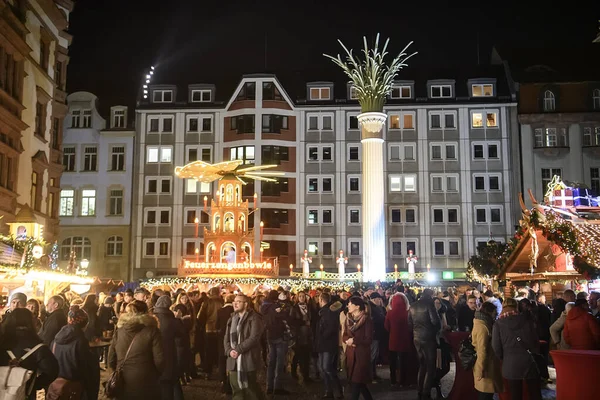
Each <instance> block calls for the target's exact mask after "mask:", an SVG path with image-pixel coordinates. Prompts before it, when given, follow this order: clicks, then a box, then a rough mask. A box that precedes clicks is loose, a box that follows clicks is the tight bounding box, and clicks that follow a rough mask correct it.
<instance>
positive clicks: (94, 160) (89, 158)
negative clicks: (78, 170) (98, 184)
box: [83, 147, 98, 172]
mask: <svg viewBox="0 0 600 400" xmlns="http://www.w3.org/2000/svg"><path fill="white" fill-rule="evenodd" d="M97 166H98V148H97V147H85V148H84V151H83V170H84V171H88V172H91V171H96V167H97Z"/></svg>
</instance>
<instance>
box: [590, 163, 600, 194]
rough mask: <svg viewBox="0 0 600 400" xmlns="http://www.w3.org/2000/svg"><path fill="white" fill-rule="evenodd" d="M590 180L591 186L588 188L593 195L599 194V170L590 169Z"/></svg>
mask: <svg viewBox="0 0 600 400" xmlns="http://www.w3.org/2000/svg"><path fill="white" fill-rule="evenodd" d="M590 178H591V180H592V182H591V183H592V184H591V186H590V188H591V189H592V192H593V193H594V194H598V193H600V168H590Z"/></svg>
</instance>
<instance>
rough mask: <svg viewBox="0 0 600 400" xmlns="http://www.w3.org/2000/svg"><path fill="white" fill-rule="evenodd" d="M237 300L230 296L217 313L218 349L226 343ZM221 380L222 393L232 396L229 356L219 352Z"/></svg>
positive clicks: (232, 295)
mask: <svg viewBox="0 0 600 400" xmlns="http://www.w3.org/2000/svg"><path fill="white" fill-rule="evenodd" d="M234 300H235V295H234V294H228V295H227V297H225V304H224V305H223V307H221V308H220V309H219V311H217V333H218V339H219V341H218V342H217V343H218V347H219V348H220V347H221V343H223V342H224V341H225V332H226V331H227V321H229V318H231V315H232V314H233V301H234ZM219 379H220V380H221V391H222V392H223V393H227V394H231V385H230V383H229V377H228V376H227V356H226V355H224V354H223V352H221V351H219Z"/></svg>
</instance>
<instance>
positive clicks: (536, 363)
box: [517, 336, 549, 379]
mask: <svg viewBox="0 0 600 400" xmlns="http://www.w3.org/2000/svg"><path fill="white" fill-rule="evenodd" d="M517 342H519V343H520V344H521V346H523V348H524V349H525V351H527V354H529V358H530V359H531V365H532V366H533V368H534V370H535V372H536V373H537V375H538V377H540V378H545V379H548V377H549V374H548V364H547V363H546V360H545V359H544V357H543V356H542V355H541V354H538V353H533V352H532V351H531V350H529V348H528V347H527V346H525V343H523V340H522V339H521V337H520V336H517ZM530 368H531V367H530ZM527 372H529V370H528V371H527Z"/></svg>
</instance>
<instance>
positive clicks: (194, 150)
mask: <svg viewBox="0 0 600 400" xmlns="http://www.w3.org/2000/svg"><path fill="white" fill-rule="evenodd" d="M186 149H187V153H186V162H187V163H190V162H194V161H198V160H200V161H204V162H207V163H210V162H211V160H212V147H210V146H186Z"/></svg>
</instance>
